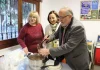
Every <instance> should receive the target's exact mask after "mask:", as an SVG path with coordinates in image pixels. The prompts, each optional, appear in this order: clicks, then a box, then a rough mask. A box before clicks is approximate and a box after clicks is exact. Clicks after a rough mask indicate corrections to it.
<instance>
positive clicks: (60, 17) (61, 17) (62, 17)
mask: <svg viewBox="0 0 100 70" xmlns="http://www.w3.org/2000/svg"><path fill="white" fill-rule="evenodd" d="M67 16H68V15H66V16H59V19H64V18H65V17H67Z"/></svg>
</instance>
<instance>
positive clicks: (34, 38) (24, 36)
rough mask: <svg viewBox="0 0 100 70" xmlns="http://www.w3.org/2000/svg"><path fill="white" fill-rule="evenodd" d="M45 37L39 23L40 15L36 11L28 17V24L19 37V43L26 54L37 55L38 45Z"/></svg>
mask: <svg viewBox="0 0 100 70" xmlns="http://www.w3.org/2000/svg"><path fill="white" fill-rule="evenodd" d="M43 37H44V34H43V29H42V26H41V24H40V23H39V15H38V12H36V11H31V12H30V13H29V16H28V22H27V23H26V24H25V25H24V26H23V28H22V29H21V30H20V33H19V36H18V39H17V40H18V43H19V44H20V45H21V47H22V48H23V50H24V52H25V53H26V54H28V52H32V53H37V52H38V50H37V44H39V43H40V42H41V41H42V39H43Z"/></svg>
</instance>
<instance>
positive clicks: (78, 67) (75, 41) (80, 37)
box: [50, 18, 89, 70]
mask: <svg viewBox="0 0 100 70" xmlns="http://www.w3.org/2000/svg"><path fill="white" fill-rule="evenodd" d="M63 30H64V29H63V27H61V26H60V27H59V28H58V30H57V32H56V33H55V34H52V35H51V36H50V40H51V41H52V40H54V39H59V44H60V46H59V47H58V48H55V49H54V48H52V49H50V55H51V56H52V57H59V56H62V55H64V57H65V58H66V60H67V63H68V64H69V66H70V67H71V68H72V69H73V70H86V69H88V68H89V52H88V49H87V43H86V35H85V30H84V27H83V25H82V23H81V22H80V21H78V20H76V19H75V18H72V20H71V22H70V24H69V25H68V27H67V28H66V31H65V35H64V40H63V42H64V45H61V42H62V34H63Z"/></svg>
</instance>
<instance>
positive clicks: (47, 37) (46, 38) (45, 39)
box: [43, 35, 49, 43]
mask: <svg viewBox="0 0 100 70" xmlns="http://www.w3.org/2000/svg"><path fill="white" fill-rule="evenodd" d="M43 40H44V41H45V42H46V43H48V41H49V35H46V36H45V37H44V39H43Z"/></svg>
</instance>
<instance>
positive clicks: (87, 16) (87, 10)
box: [80, 0, 100, 20]
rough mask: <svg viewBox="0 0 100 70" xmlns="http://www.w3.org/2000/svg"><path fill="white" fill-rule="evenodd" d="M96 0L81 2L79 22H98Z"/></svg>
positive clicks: (98, 12) (98, 10) (99, 18)
mask: <svg viewBox="0 0 100 70" xmlns="http://www.w3.org/2000/svg"><path fill="white" fill-rule="evenodd" d="M99 3H100V2H99V1H98V0H91V1H90V0H89V1H81V12H80V19H81V20H100V5H99Z"/></svg>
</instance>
